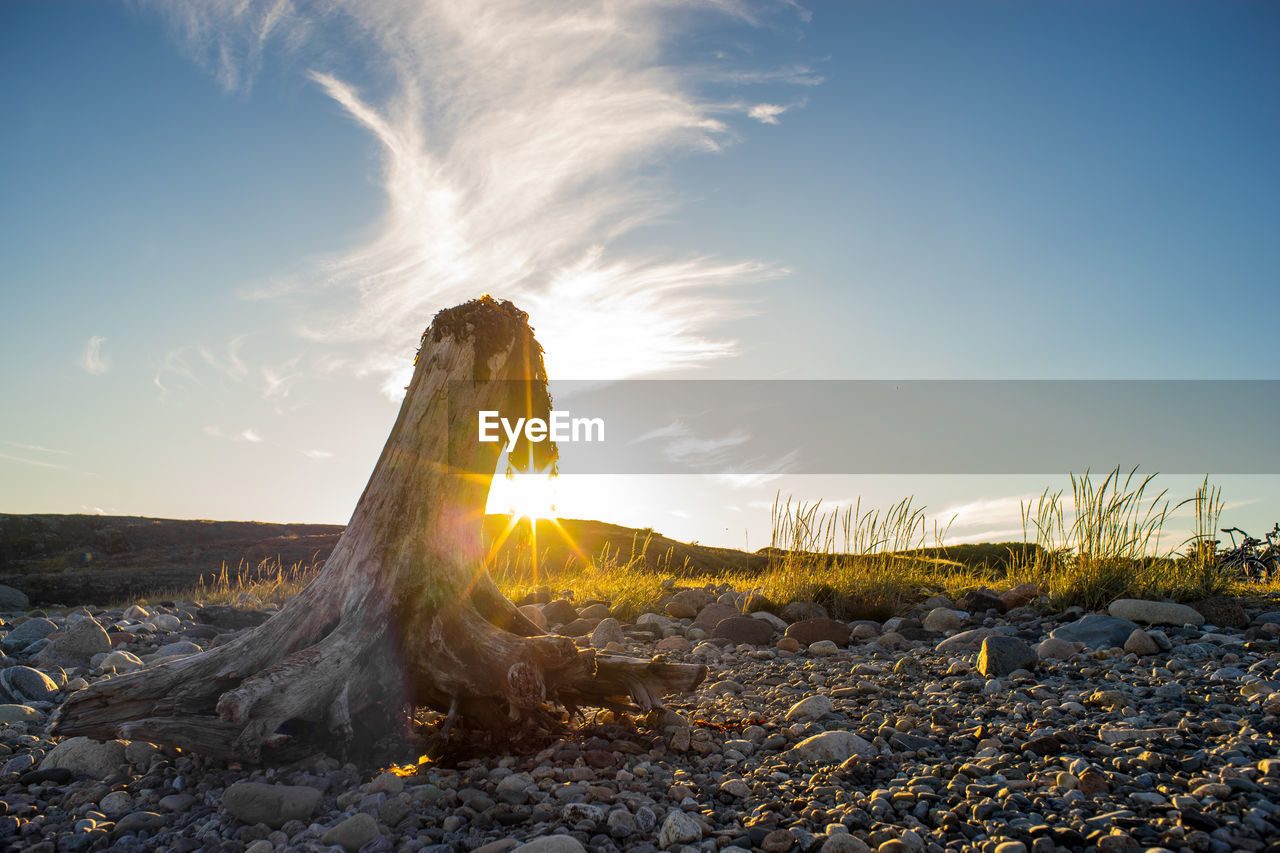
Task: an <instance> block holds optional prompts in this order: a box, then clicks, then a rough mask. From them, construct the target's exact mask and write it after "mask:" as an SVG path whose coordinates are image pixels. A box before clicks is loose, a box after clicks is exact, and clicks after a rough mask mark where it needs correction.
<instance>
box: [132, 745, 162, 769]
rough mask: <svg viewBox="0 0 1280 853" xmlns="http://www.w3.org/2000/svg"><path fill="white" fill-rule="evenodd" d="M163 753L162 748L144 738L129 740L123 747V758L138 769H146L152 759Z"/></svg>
mask: <svg viewBox="0 0 1280 853" xmlns="http://www.w3.org/2000/svg"><path fill="white" fill-rule="evenodd" d="M163 754H164V750H162V749H161V748H160V747H158V746H156V745H155V744H154V743H147V742H146V741H145V740H131V741H129V743H128V745H127V746H125V748H124V760H125V761H127V762H129V763H130V764H132V765H133V766H134V767H137V768H138V769H139V770H146V769H148V768H149V767H150V766H151V762H152V760H153V759H155V758H156V757H158V756H160V755H163Z"/></svg>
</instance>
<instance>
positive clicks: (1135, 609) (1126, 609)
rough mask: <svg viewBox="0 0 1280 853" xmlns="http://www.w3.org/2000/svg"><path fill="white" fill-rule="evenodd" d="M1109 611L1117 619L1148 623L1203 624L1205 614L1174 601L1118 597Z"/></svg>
mask: <svg viewBox="0 0 1280 853" xmlns="http://www.w3.org/2000/svg"><path fill="white" fill-rule="evenodd" d="M1107 613H1109V614H1110V615H1112V616H1114V617H1115V618H1117V619H1128V620H1129V621H1130V622H1145V623H1147V624H1148V625H1196V626H1199V625H1203V624H1204V616H1202V615H1201V614H1200V611H1198V610H1196V609H1195V608H1194V607H1188V606H1187V605H1185V604H1176V603H1174V602H1172V601H1147V600H1145V599H1141V598H1118V599H1116V600H1115V601H1113V602H1111V606H1110V607H1108V608H1107Z"/></svg>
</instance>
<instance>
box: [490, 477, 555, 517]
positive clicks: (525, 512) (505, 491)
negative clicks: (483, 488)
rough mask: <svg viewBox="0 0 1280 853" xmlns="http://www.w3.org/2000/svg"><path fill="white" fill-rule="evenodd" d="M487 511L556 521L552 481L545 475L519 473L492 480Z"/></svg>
mask: <svg viewBox="0 0 1280 853" xmlns="http://www.w3.org/2000/svg"><path fill="white" fill-rule="evenodd" d="M488 509H489V511H490V512H496V513H503V514H506V513H510V514H511V515H514V516H516V517H518V518H530V519H534V520H537V519H540V518H555V517H556V489H555V479H554V478H553V477H550V476H548V475H547V474H542V473H537V472H534V473H530V474H521V473H520V472H518V471H517V472H515V473H514V474H512V476H510V477H494V478H493V485H492V486H491V487H490V490H489V507H488Z"/></svg>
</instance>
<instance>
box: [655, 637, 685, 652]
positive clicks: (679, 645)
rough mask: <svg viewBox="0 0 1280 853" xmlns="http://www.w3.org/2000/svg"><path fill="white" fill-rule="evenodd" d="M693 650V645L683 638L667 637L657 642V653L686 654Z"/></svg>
mask: <svg viewBox="0 0 1280 853" xmlns="http://www.w3.org/2000/svg"><path fill="white" fill-rule="evenodd" d="M691 648H693V643H691V642H689V640H687V639H686V638H684V637H667V638H665V639H662V640H659V641H658V651H660V652H687V651H689V649H691Z"/></svg>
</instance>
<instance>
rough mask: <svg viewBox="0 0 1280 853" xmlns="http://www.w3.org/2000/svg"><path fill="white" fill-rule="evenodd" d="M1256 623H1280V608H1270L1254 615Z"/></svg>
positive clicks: (1254, 622)
mask: <svg viewBox="0 0 1280 853" xmlns="http://www.w3.org/2000/svg"><path fill="white" fill-rule="evenodd" d="M1253 624H1255V625H1280V610H1268V611H1267V612H1266V613H1259V614H1258V615H1257V616H1255V617H1253Z"/></svg>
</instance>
